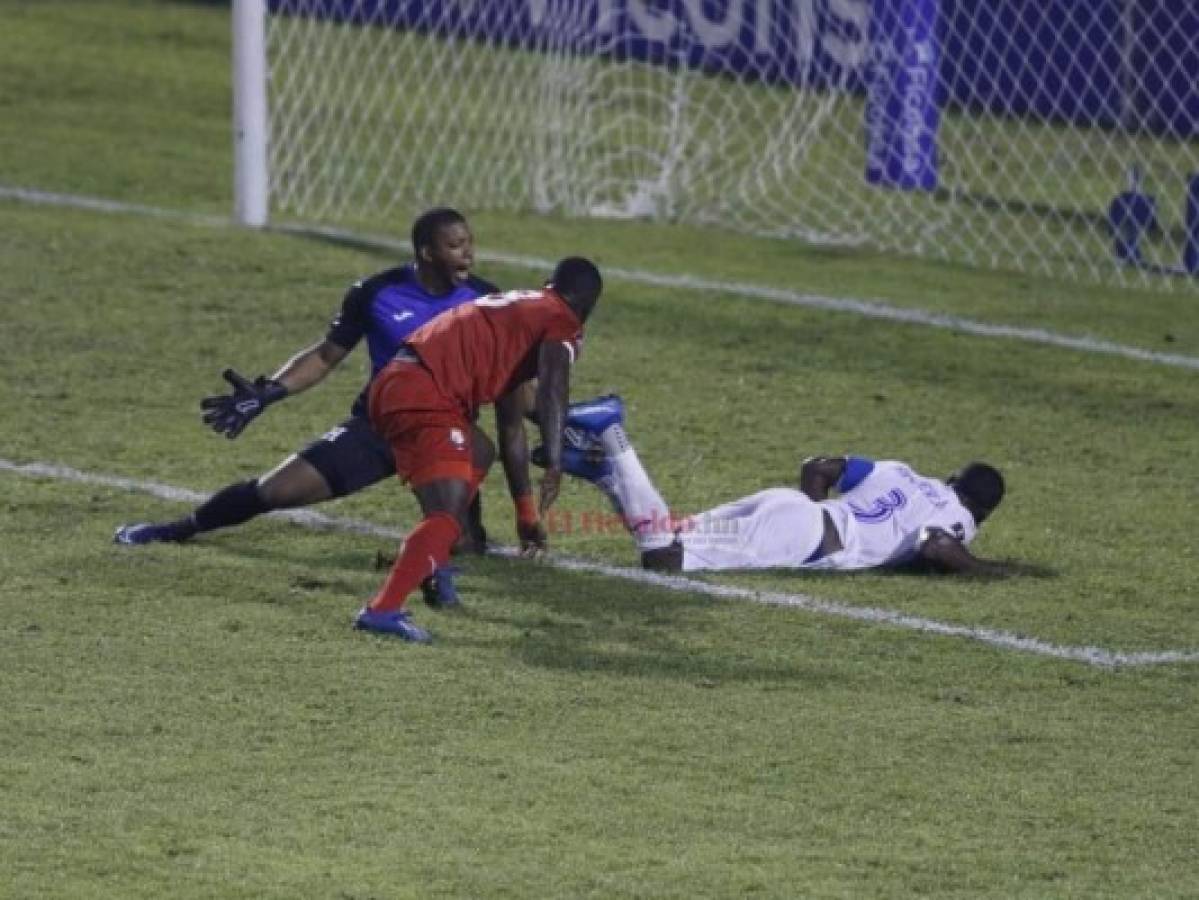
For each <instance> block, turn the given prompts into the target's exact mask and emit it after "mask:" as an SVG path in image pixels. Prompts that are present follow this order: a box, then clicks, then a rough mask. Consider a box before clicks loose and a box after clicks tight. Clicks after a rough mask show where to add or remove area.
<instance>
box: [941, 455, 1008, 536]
mask: <svg viewBox="0 0 1199 900" xmlns="http://www.w3.org/2000/svg"><path fill="white" fill-rule="evenodd" d="M947 484H949V486H950V487H952V488H953V489H954V490H955V491H956V492H957V495H958V497H960V498H961V501H962V505H963V506H965V507H966V509H968V510H970V514H971V515H972V516H974V523H975V524H976V525H981V524H982V523H983V520H984V519H985V518H986V517H987V516H989V515H990V514H991V513H992V512H994V511H995V507H997V506H998V505H999V502H1000V501H1001V500H1003V476H1002V475H1001V474H999V470H998V469H996V468H995V467H994V466H989V465H987V464H986V463H984V462H972V463H970V464H969V465H967V466H965V467H964V468H963V469H962V470H961V471H959V472H956V473H955V474H953V475H951V476H950V478H949V481H948V482H947Z"/></svg>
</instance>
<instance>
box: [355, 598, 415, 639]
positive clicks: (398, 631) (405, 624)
mask: <svg viewBox="0 0 1199 900" xmlns="http://www.w3.org/2000/svg"><path fill="white" fill-rule="evenodd" d="M354 627H355V628H357V629H360V630H361V631H373V632H374V633H375V634H390V635H395V636H396V637H398V638H403V639H404V640H405V641H411V642H412V643H414V644H428V643H430V642H432V640H433V635H431V634H429V632H427V631H425V629H423V628H421V627H420V626H419V625H417V624H416V623H415V622H413V621H412V617H411V616H409V615H408V611H407V610H403V609H395V610H391V611H389V612H372V611H371V608H370V607H369V606H364V607H362V609H360V610H358V615H357V616H355V617H354Z"/></svg>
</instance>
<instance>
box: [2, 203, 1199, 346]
mask: <svg viewBox="0 0 1199 900" xmlns="http://www.w3.org/2000/svg"><path fill="white" fill-rule="evenodd" d="M0 199H7V200H17V201H21V202H24V203H33V204H38V205H43V206H68V207H73V208H77V209H87V210H92V211H95V212H105V213H124V214H131V215H140V216H152V217H156V218H170V219H177V220H180V221H185V222H190V223H192V224H199V225H207V226H213V227H233V226H234V223H233V221H232V219H230V218H229V217H227V216H215V215H204V214H199V213H188V212H184V211H181V210H171V209H164V208H160V207H154V206H142V205H139V204H132V203H121V202H118V201H114V200H105V199H102V198H97V197H85V196H79V195H75V194H58V193H51V192H48V191H39V190H34V189H30V188H21V187H11V186H5V185H0ZM272 230H275V231H279V232H283V233H288V234H303V235H315V236H321V237H326V238H329V239H331V240H336V241H344V242H348V243H353V244H356V245H359V246H371V247H377V248H379V249H384V250H388V251H392V252H396V253H408V252H409V251H410V249H411V248H410V245H409V243H408V242H407V241H398V240H395V239H394V238H390V237H383V236H379V235H370V234H359V233H356V232H351V231H344V230H341V229H336V228H326V227H321V226H310V225H302V224H296V223H281V224H278V225H275V226H272ZM478 256H479V259H481V260H484V261H486V262H494V263H500V264H502V265H509V266H515V267H519V268H526V269H533V270H535V271H537V272H539V273H542V274H549V272H550V271H551V270H552V269H553V265H554V261H553V260H549V259H541V258H538V257H534V256H520V255H514V254H509V253H494V252H480V253H479V254H478ZM604 277H605V278H608V279H612V280H620V281H628V282H632V283H634V284H643V285H649V286H651V287H661V288H675V289H681V290H689V291H703V292H705V293H720V294H731V295H733V296H739V297H748V298H751V299H756V300H768V301H771V302H773V303H783V304H786V305H789V306H802V307H807V308H809V309H820V310H825V311H828V312H838V313H849V314H851V315H857V316H863V317H866V318H870V319H882V320H886V321H891V322H903V323H905V324H909V325H922V326H925V327H928V328H938V329H942V330H947V331H956V332H959V333H962V334H972V335H978V336H980V337H990V338H1003V339H1007V340H1015V341H1022V342H1024V343H1030V344H1045V345H1048V346H1051V347H1061V348H1064V349H1067V350H1076V351H1080V352H1083V353H1099V354H1104V355H1108V356H1120V357H1123V358H1125V359H1134V360H1139V361H1141V362H1149V363H1155V364H1157V365H1163V366H1172V367H1175V368H1181V369H1199V357H1194V356H1185V355H1183V354H1179V353H1160V352H1158V351H1156V350H1146V349H1144V348H1143V347H1133V346H1130V345H1127V344H1117V343H1114V342H1112V341H1105V340H1100V339H1099V338H1092V337H1086V336H1075V335H1068V334H1059V333H1057V332H1053V331H1046V330H1044V329H1041V328H1020V327H1017V326H1014V325H994V324H989V323H987V322H977V321H975V320H973V319H964V318H960V317H958V316H950V315H945V314H943V313H935V312H929V311H926V310H921V309H906V308H903V307H898V306H892V305H890V304H887V303H883V302H881V301H878V300H860V299H854V298H852V297H826V296H822V295H820V294H806V293H803V292H801V291H793V290H788V289H786V288H779V287H770V286H768V285H761V284H751V283H748V282H742V281H718V280H711V279H706V278H695V277H693V276H690V275H675V274H669V273H660V272H649V271H645V270H643V269H623V268H619V267H615V266H605V267H604Z"/></svg>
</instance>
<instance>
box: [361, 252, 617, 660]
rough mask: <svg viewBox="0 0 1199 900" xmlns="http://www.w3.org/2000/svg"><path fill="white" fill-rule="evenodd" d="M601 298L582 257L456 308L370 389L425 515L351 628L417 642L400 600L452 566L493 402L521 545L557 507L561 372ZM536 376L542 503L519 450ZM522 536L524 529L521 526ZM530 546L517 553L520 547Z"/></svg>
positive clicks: (563, 402)
mask: <svg viewBox="0 0 1199 900" xmlns="http://www.w3.org/2000/svg"><path fill="white" fill-rule="evenodd" d="M602 290H603V281H602V279H601V278H600V273H599V270H598V269H596V267H595V265H594V264H593V263H592V262H590V261H589V260H586V259H583V258H581V257H568V258H566V259H563V260H562V261H561V262H559V263H558V265H557V266H556V267H555V269H554V273H553V275H552V276H551V277H550V280H549V282H547V284H546V286H545V287H544V288H543V289H542V290H539V291H510V292H508V293H506V294H493V295H490V296H486V297H480V298H479V299H477V300H474V301H471V302H469V303H465V304H463V305H462V306H459V307H457V308H456V309H454V310H452V311H450V312H447V313H444V314H443V315H441V316H439V317H438V318H437V319H434V320H433V321H431V322H429V323H428V324H427V325H425V326H423V327H422V328H420V329H419V330H418V331H416V332H415V333H414V334H413V335H412V336H411V337H409V338H408V340H407V342H406V343H405V344H404V345H403V346H402V347H401V348H400V352H399V353H398V354H397V355H396V357H395V359H393V360H392V361H391V362H390V363H388V364H387V366H385V367H384V368H383V370H382V371H381V372H380V373H379V374H378V376H376V378H375V380H374V381H373V382H372V383H371V386H370V395H369V413H370V419H371V424H372V426H373V427H374V429H375V431H376V432H377V433H378V434H380V435H382V436H383V437H384V438H385V439H386V440H387V441H388V443H389V444H390V445H391V449H392V453H393V454H394V456H395V463H396V474H397V475H398V476H399V477H400V478H402V479H403V480H404V481H406V482H407V483H408V484H409V485H410V486H411V487H412V491H413V493H414V494H415V495H416V498H417V501H418V502H419V503H420V507H421V511H422V513H423V518H422V519H421V521H420V522H419V523H418V524H417V526H416V527H415V528H414V529H413V530H412V531H411V532H410V533H409V535H408V537H407V539H406V540H405V541H404V546H403V548H402V549H401V551H400V555H399V557H398V558H397V559H396V561H395V563H394V564H393V566H392V568H391V572H390V573H389V574H388V576H387V579H386V581H384V583H383V586H382V587H381V588H380V589H379V591H378V593H377V594H376V595H375V596H374V598H373V599H372V600H371V601H370V603H369V604H368V605H367V606H365V607H363V608H362V609H361V610H360V611H359V613H358V616H357V618H356V619H355V625H356V627H358V628H362V629H365V630H367V631H376V632H382V633H387V634H394V635H398V636H399V637H402V638H404V639H405V640H409V641H416V642H420V643H425V642H428V641H429V640H430V637H429V634H428V632H426V631H425V630H424V629H422V628H420V627H418V626H417V625H415V624H414V623H413V622H412V621H411V619H410V617H409V614H408V612H407V610H406V609H405V603H406V601H407V598H408V595H409V594H410V593H411V592H412V591H413V590H414V589H415V588H416V587H417V586H418V585H419V584H420V582H421V581H422V580H423V579H425V578H427V577H428V576H429V575H430V574H431V573H432V572H433V571H434V570H435V569H436V568H437V567H438V566H440V565H443V564H444V563H445V562H446V560H447V559H448V558H449V555H450V549H451V548H452V547H453V545H454V542H455V541H456V540H457V539H458V536H459V534H460V533H461V530H462V522H463V519H464V515H465V513H466V510H467V508H468V506H469V505H470V502H471V499H472V498H473V496H474V494H475V492H476V491H477V490H478V487H479V483H480V482H481V481H482V480H483V478H484V477H485V476H486V474H487V473H486V471H485V470H482V471H480V470H477V469H475V468H474V467H473V466H472V464H471V460H472V454H471V448H472V445H473V444H474V442H475V441H477V440H483V439H484V438H483V436H482V435H481V434H480V433H479V432H478V431H477V429H476V427H475V426H474V424H473V419H474V417H475V414H476V413H477V411H478V409H479V408H480V407H481V406H484V405H486V404H488V403H494V404H496V409H497V418H498V422H499V429H498V430H499V437H500V442H501V445H502V446H501V451H502V456H503V458H504V462H505V470H506V471H507V472H508V475H509V488H510V489H511V490H512V494H513V501H514V502H515V504H516V507H517V519H518V522H519V523H521V526H522V534H521V538H522V544H525V545H526V546H528V545H529V544H536V540H535V537H536V535H535V534H533V533H532V530H533V529H535V528H537V527H539V526H538V525H537V522H538V519H539V516H540V515H541V514H544V513H545V511H546V510H547V509H548V508H549V507H550V505H551V504H553V502H554V500H555V499H557V496H558V490H559V487H560V484H561V479H562V427H563V423H564V421H565V417H566V406H567V402H568V399H569V397H568V395H569V388H570V365H571V363H572V362H573V361H574V357H575V355H576V354H577V351H578V344H579V341H580V340H581V337H582V329H583V323H584V322H586V321H587V317H588V316H589V315H590V314H591V310H592V309H593V308H594V307H595V304H596V302H597V301H598V300H599V296H600V293H601V292H602ZM532 379H537V389H536V404H535V405H536V414H535V415H536V420H537V424H538V426H539V428H540V432H541V440H542V442H543V445H544V447H545V458H546V466H545V475H544V477H543V478H542V481H541V491H540V497H539V502H538V503H536V504H535V503H534V501H533V498H532V495H531V492H530V491H529V490H528V487H527V474H524V475H523V481H524V483H523V485H522V484H521V483H520V482H521V479H520V478H516V479H514V477H513V473H514V471H519V472H527V459H528V448H527V445H526V444H525V439H524V429H523V427H519V428H518V427H515V423H517V422H518V421H519V417H520V416H521V414H522V412H523V410H524V403H523V402H522V397H521V394H522V392H523V388H524V386H525V385H526V384H527V383H528V382H530V381H531V380H532ZM526 527H527V528H528V529H529V532H526V531H525V528H526ZM527 538H528V539H529V543H528V544H526V539H527Z"/></svg>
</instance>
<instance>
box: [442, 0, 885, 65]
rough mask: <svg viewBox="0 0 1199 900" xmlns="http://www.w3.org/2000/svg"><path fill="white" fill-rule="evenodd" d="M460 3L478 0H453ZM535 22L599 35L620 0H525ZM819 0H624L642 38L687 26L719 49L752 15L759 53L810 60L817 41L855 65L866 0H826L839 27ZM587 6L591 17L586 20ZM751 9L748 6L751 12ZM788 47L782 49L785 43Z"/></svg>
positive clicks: (611, 27) (863, 48)
mask: <svg viewBox="0 0 1199 900" xmlns="http://www.w3.org/2000/svg"><path fill="white" fill-rule="evenodd" d="M457 2H458V4H459V5H460V6H462V7H464V8H466V7H473V5H474V3H475V2H476V0H457ZM526 2H527V3H528V11H529V21H530V23H531V24H532V25H533V27H535V28H538V27H554V26H561V25H563V24H573V25H577V26H581V27H584V28H590V29H592V30H594V32H595V33H596V34H597V35H598V34H611V33H613V32H614V31H615V30H616V23H617V21H618V19H619V17H618V15H617V5H618V3H619V0H595V3H594V6H592V5H591V4H589V3H588V2H586V0H569V2H555V0H526ZM818 2H819V0H728V2H727V3H726V5H725V7H724V12H723V14H721V13H712V12H709V11H708V6H707V5H706V4H705V2H704V0H681V3H682V11H683V13H685V16H680V15H678V14H676V13H675V12H673V11H672V9H671V8H670V7H671V5H672V4H665V3H661V2H660V0H627V4H626V9H627V10H628V17H629V22H630V24H631V26H632V27H633V28H635V29H636V31H637V32H639V33H640V34H641V35H642V36H643V37H645V38H646V39H648V40H650V41H653V42H655V43H660V44H669V43H670V42H671V41H673V40H674V39H675V38H676V37H678V34H679V30H680V29H681V28H683V27H688V26H689V31H690V32H692V34H693V35H694V37H695V40H696V42H697V43H698V44H699V45H700V46H702V47H704V48H705V49H708V50H720V49H723V48H725V47H727V46H729V45H730V44H734V45H735V44H739V43H740V42H741V31H742V28H743V27H744V26H745V24H746V21H747V16H752V20H751V21H750V25H751V27H752V33H753V42H752V47H753V52H754V53H755V54H756V55H758V56H769V57H776V58H779V59H780V60H782V59H783V58H788V59H790V60H793V61H794V63H795V64H796V65H798V66H800V67H803V66H806V65H808V64H809V63H811V62H812V60H813V59H814V58H815V56H816V51H817V46H818V45H819V46H820V47H821V48H822V49H823V50H824V52H825V53H826V54H828V56H829V58H830V59H832V61H833V62H835V63H836V64H837V65H838V66H840V67H841V68H843V69H846V70H856V69H858V68H859V67H861V65H862V63H863V62H864V61H865V59H866V54H867V50H868V48H869V39H868V35H867V28H868V26H869V23H870V0H827V3H828V8H827V12H826V20H831V21H832V22H833V23H838V24H839V25H840V26H841V27H840V28H839V29H832V28H827V27H826V28H824V29H821V27H820V15H819V13H818V7H817V3H818ZM591 9H594V11H595V19H594V21H593V22H592V21H590V20H589V19H588V16H589V13H590V11H591ZM751 10H752V11H751ZM784 47H786V50H784V49H783V48H784Z"/></svg>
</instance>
